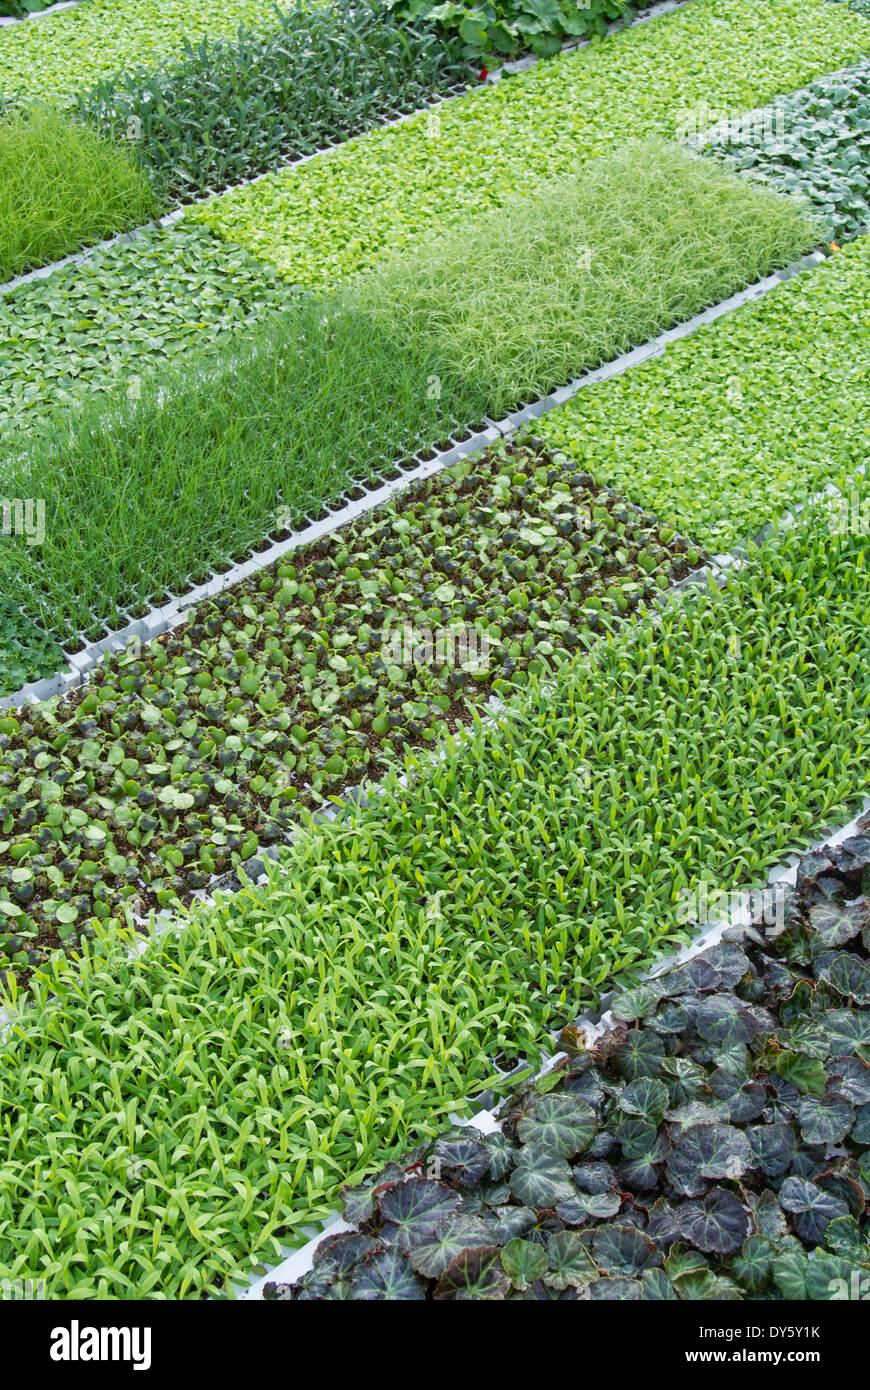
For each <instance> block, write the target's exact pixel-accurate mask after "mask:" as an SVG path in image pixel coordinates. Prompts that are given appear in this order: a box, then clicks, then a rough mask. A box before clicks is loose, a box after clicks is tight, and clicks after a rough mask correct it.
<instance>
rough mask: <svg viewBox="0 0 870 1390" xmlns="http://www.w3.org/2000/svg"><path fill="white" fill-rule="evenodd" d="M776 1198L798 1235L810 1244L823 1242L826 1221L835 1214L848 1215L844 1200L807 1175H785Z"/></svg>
mask: <svg viewBox="0 0 870 1390" xmlns="http://www.w3.org/2000/svg"><path fill="white" fill-rule="evenodd" d="M779 1201H780V1205H781V1206H782V1207H784V1208H785V1210H786V1211H787V1212H790V1213H791V1217H792V1220H793V1221H794V1225H795V1230H796V1231H797V1233H798V1235H799V1236H800V1237H801V1239H802V1240H805V1241H807V1242H808V1244H810V1245H823V1244H824V1240H825V1233H826V1231H827V1229H828V1225H829V1224H830V1222H831V1221H833V1220H835V1218H836V1217H838V1216H848V1215H849V1208H848V1207H847V1206H846V1203H845V1202H844V1201H842V1200H841V1199H840V1198H839V1197H834V1196H833V1195H832V1194H831V1193H830V1192H825V1191H824V1190H823V1189H822V1188H821V1187H817V1186H816V1184H815V1183H814V1182H810V1181H809V1180H808V1179H807V1178H802V1177H788V1178H785V1179H784V1181H783V1184H782V1186H781V1188H780V1189H779Z"/></svg>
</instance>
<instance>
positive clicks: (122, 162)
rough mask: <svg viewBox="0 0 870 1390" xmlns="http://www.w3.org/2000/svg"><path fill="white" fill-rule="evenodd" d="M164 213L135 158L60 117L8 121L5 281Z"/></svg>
mask: <svg viewBox="0 0 870 1390" xmlns="http://www.w3.org/2000/svg"><path fill="white" fill-rule="evenodd" d="M155 206H156V203H155V199H154V194H153V191H152V189H151V185H150V183H149V182H148V179H147V178H146V176H145V174H144V173H143V172H142V171H141V170H140V169H138V168H137V167H136V165H135V164H134V163H133V161H132V160H131V158H130V155H129V152H128V151H127V150H124V149H122V148H121V147H120V146H118V145H116V144H115V143H113V142H112V141H110V140H105V139H103V138H101V137H100V136H99V135H97V134H96V132H95V131H93V130H90V129H89V128H88V127H87V126H84V125H81V124H80V123H79V122H77V121H72V120H70V119H69V118H68V117H67V116H64V115H62V114H61V113H60V112H59V111H54V110H52V109H50V108H45V107H32V108H30V109H28V110H25V111H12V112H8V113H7V114H6V115H4V116H2V117H0V281H3V280H11V279H12V278H13V277H14V276H16V275H20V274H21V273H22V272H23V271H25V270H31V269H33V268H34V267H35V266H41V265H46V264H47V263H48V262H49V261H53V260H57V259H58V258H59V257H61V256H66V255H69V254H70V252H73V251H78V250H79V248H80V247H82V246H87V245H89V244H91V243H92V242H95V241H99V240H100V239H101V238H102V237H105V236H109V235H110V234H111V233H113V232H117V231H123V230H124V229H125V228H127V227H131V226H135V225H136V224H137V223H140V222H145V221H147V219H148V218H149V217H150V216H151V214H152V212H153V211H154V209H155Z"/></svg>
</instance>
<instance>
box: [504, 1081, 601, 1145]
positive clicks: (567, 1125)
mask: <svg viewBox="0 0 870 1390" xmlns="http://www.w3.org/2000/svg"><path fill="white" fill-rule="evenodd" d="M597 1128H598V1122H597V1120H596V1118H595V1111H594V1110H593V1109H592V1107H591V1106H589V1105H587V1104H586V1102H585V1100H581V1099H580V1098H579V1096H572V1095H548V1096H541V1098H540V1100H539V1101H538V1102H537V1104H536V1105H535V1108H534V1111H533V1113H532V1114H531V1115H527V1116H526V1118H525V1119H523V1120H520V1122H519V1125H518V1126H517V1134H518V1135H519V1137H520V1139H521V1140H522V1142H523V1144H538V1145H540V1146H541V1147H543V1148H546V1149H548V1150H549V1151H550V1152H551V1153H552V1154H556V1155H558V1156H560V1157H563V1158H573V1156H574V1155H575V1154H579V1153H582V1152H583V1150H584V1149H588V1147H589V1145H590V1144H591V1142H592V1140H593V1138H594V1137H595V1131H596V1130H597Z"/></svg>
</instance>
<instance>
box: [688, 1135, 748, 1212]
mask: <svg viewBox="0 0 870 1390" xmlns="http://www.w3.org/2000/svg"><path fill="white" fill-rule="evenodd" d="M751 1167H752V1148H751V1146H750V1143H749V1140H748V1139H747V1138H746V1135H745V1134H744V1133H743V1132H742V1130H739V1129H735V1128H734V1127H733V1125H722V1124H711V1125H693V1126H692V1127H691V1128H690V1129H685V1130H683V1132H682V1133H681V1134H679V1135H677V1137H676V1139H675V1140H674V1147H673V1149H672V1150H671V1153H670V1154H669V1156H668V1178H669V1180H670V1182H671V1185H672V1186H673V1187H674V1188H675V1189H676V1191H677V1192H682V1193H683V1194H684V1195H685V1196H687V1197H698V1196H700V1195H701V1193H702V1192H703V1191H704V1187H705V1183H704V1179H705V1178H732V1179H737V1178H742V1177H743V1175H744V1173H746V1172H747V1171H748V1170H749V1169H750V1168H751Z"/></svg>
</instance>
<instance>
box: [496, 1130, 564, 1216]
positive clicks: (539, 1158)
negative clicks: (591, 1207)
mask: <svg viewBox="0 0 870 1390" xmlns="http://www.w3.org/2000/svg"><path fill="white" fill-rule="evenodd" d="M576 1190H577V1189H576V1188H575V1186H574V1181H573V1178H572V1176H571V1169H570V1168H569V1167H568V1164H567V1162H566V1160H565V1159H564V1158H559V1157H558V1155H556V1154H554V1153H552V1152H551V1151H550V1150H548V1149H545V1148H542V1147H540V1146H538V1145H537V1144H524V1145H523V1147H522V1148H521V1149H520V1152H519V1154H518V1156H517V1164H516V1167H515V1168H514V1171H513V1172H512V1173H511V1192H512V1193H513V1194H514V1196H515V1197H516V1199H517V1201H519V1202H522V1204H523V1206H526V1207H535V1208H536V1209H537V1210H539V1211H541V1210H544V1209H549V1208H551V1207H555V1205H556V1203H557V1202H567V1200H568V1198H569V1197H573V1196H574V1195H575V1193H576Z"/></svg>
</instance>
